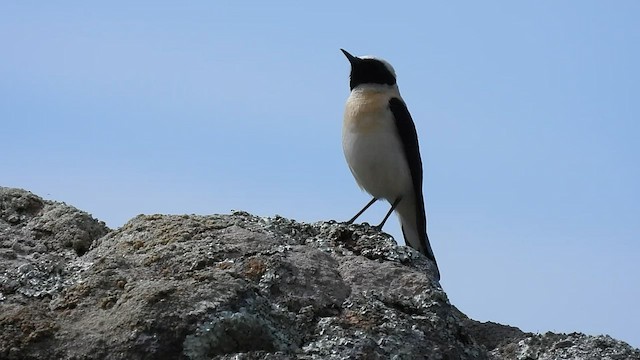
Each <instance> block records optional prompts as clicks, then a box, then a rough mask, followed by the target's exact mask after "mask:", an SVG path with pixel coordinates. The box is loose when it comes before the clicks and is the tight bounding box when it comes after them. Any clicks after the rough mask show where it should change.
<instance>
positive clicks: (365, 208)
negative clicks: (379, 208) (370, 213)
mask: <svg viewBox="0 0 640 360" xmlns="http://www.w3.org/2000/svg"><path fill="white" fill-rule="evenodd" d="M376 201H378V199H376V198H373V199H371V201H369V203H368V204H367V205H365V206H364V207H363V208H362V210H360V211H358V213H357V214H356V215H355V216H354V217H352V218H351V219H349V221H347V224H353V222H354V221H356V219H357V218H358V216H360V215H362V213H363V212H365V211H367V209H368V208H369V207H370V206H371V205H373V203H374V202H376Z"/></svg>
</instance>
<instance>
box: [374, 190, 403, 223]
mask: <svg viewBox="0 0 640 360" xmlns="http://www.w3.org/2000/svg"><path fill="white" fill-rule="evenodd" d="M400 200H402V197H399V198H397V199H396V201H394V202H393V204H391V209H389V212H388V213H387V215H385V216H384V219H382V222H381V223H380V224H379V225H377V226H375V228H376V229H378V230H382V227H383V226H384V223H386V222H387V219H388V218H389V216H391V213H392V212H393V210H395V209H396V206H398V204H400Z"/></svg>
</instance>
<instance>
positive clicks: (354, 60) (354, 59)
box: [340, 49, 358, 65]
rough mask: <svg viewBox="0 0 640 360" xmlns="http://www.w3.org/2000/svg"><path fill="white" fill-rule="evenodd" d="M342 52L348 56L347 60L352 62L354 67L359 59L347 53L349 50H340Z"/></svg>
mask: <svg viewBox="0 0 640 360" xmlns="http://www.w3.org/2000/svg"><path fill="white" fill-rule="evenodd" d="M340 51H342V53H343V54H344V56H346V57H347V59H348V60H349V62H350V63H351V64H352V65H353V63H354V62H356V60H358V58H357V57H355V56H353V55H351V54H349V53H348V52H347V50H345V49H340Z"/></svg>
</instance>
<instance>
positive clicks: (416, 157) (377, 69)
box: [340, 49, 440, 280]
mask: <svg viewBox="0 0 640 360" xmlns="http://www.w3.org/2000/svg"><path fill="white" fill-rule="evenodd" d="M340 50H341V51H342V53H344V55H345V56H346V57H347V59H348V60H349V63H350V64H351V72H350V76H349V87H350V94H349V97H348V99H347V103H346V106H345V112H344V121H343V125H342V148H343V151H344V156H345V159H346V161H347V164H348V165H349V169H350V170H351V173H352V175H353V177H354V178H355V180H356V183H357V184H358V185H359V186H360V188H361V189H363V190H364V191H366V192H367V193H369V194H370V195H371V196H373V198H372V199H371V201H369V202H368V203H367V204H366V205H365V206H364V208H362V210H360V211H359V212H358V213H357V214H356V215H355V216H354V217H352V218H351V219H350V220H348V221H347V223H348V224H351V223H353V222H354V221H355V220H356V219H357V218H358V217H359V216H360V215H362V213H364V212H365V211H366V210H367V209H368V208H369V207H370V206H371V205H373V204H374V203H375V202H376V201H378V200H381V199H383V200H386V201H388V202H389V204H390V205H391V208H390V209H389V211H388V212H387V214H386V215H385V217H384V218H383V219H382V222H381V223H380V224H379V225H377V226H376V228H377V229H378V230H381V229H382V227H383V226H384V224H385V222H386V221H387V219H388V218H389V216H390V215H391V213H392V212H393V211H394V210H395V212H396V213H397V215H398V217H399V220H400V225H401V227H402V234H403V236H404V240H405V243H406V244H407V245H408V246H410V247H412V248H414V249H416V250H418V251H419V252H421V253H422V254H424V255H425V256H426V257H427V258H429V259H430V260H431V261H432V262H433V263H434V265H435V270H436V276H437V279H438V280H439V279H440V271H439V270H438V264H437V262H436V258H435V256H434V254H433V250H432V249H431V244H430V243H429V237H428V235H427V219H426V214H425V207H424V198H423V194H422V178H423V174H422V159H421V157H420V149H419V146H418V135H417V132H416V127H415V124H414V122H413V119H412V118H411V114H410V113H409V110H408V109H407V106H406V104H405V102H404V100H403V99H402V97H401V96H400V91H399V89H398V85H397V82H396V72H395V70H394V68H393V67H392V66H391V64H390V63H388V62H387V61H385V60H383V59H380V58H377V57H374V56H361V57H356V56H353V55H351V54H350V53H349V52H347V51H346V50H344V49H340Z"/></svg>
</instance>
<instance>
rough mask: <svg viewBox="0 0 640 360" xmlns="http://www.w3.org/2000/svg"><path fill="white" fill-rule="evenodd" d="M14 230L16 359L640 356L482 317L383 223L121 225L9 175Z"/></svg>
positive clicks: (4, 292) (0, 337)
mask: <svg viewBox="0 0 640 360" xmlns="http://www.w3.org/2000/svg"><path fill="white" fill-rule="evenodd" d="M0 241H1V242H0V245H1V246H0V328H1V329H2V331H1V332H0V359H538V358H540V359H552V358H560V359H565V358H566V359H573V358H575V359H591V358H593V359H595V358H598V359H623V358H624V359H640V352H639V351H638V350H637V349H632V348H631V347H629V346H628V345H627V344H625V343H623V342H619V341H616V340H613V339H611V338H608V337H589V336H585V335H581V334H569V335H563V334H550V333H548V334H544V335H534V334H526V333H523V332H522V331H520V330H518V329H517V328H513V327H509V326H504V325H500V324H495V323H479V322H476V321H473V320H471V319H469V318H467V317H466V316H465V315H464V314H462V313H461V312H459V311H458V310H457V309H456V308H455V307H453V306H452V305H451V304H449V302H448V300H447V296H446V294H445V293H444V291H443V290H442V289H441V287H440V285H439V283H438V282H437V281H435V280H434V278H433V271H434V268H433V264H432V263H430V262H429V260H427V259H426V258H425V257H424V256H422V255H421V254H419V253H417V252H416V251H414V250H413V249H411V248H407V247H403V246H397V245H396V244H395V242H394V241H393V239H392V238H391V237H389V236H388V235H386V234H382V233H379V232H378V231H376V230H375V229H373V228H371V227H369V226H368V225H345V224H341V223H336V222H319V223H314V224H303V223H297V222H295V221H291V220H287V219H284V218H281V217H274V218H260V217H256V216H253V215H250V214H247V213H243V212H235V213H233V214H231V215H211V216H196V215H188V216H187V215H184V216H175V215H173V216H169V215H150V216H147V215H140V216H137V217H135V218H134V219H132V220H130V221H129V222H128V223H127V224H125V225H124V226H123V227H122V228H120V229H117V230H114V231H109V229H107V228H106V227H105V226H104V224H103V223H101V222H99V221H97V220H95V219H93V218H91V216H90V215H88V214H86V213H84V212H82V211H79V210H76V209H74V208H72V207H70V206H67V205H65V204H61V203H56V202H50V201H45V200H42V199H40V198H39V197H37V196H35V195H33V194H31V193H29V192H26V191H23V190H18V189H8V188H0ZM87 250H88V251H87ZM596 356H597V357H596ZM620 356H623V357H620Z"/></svg>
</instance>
